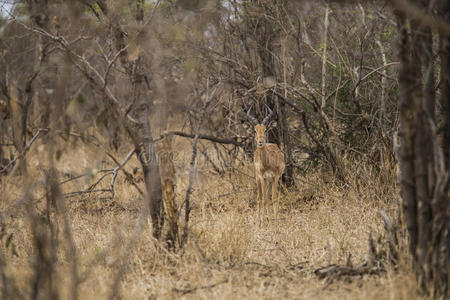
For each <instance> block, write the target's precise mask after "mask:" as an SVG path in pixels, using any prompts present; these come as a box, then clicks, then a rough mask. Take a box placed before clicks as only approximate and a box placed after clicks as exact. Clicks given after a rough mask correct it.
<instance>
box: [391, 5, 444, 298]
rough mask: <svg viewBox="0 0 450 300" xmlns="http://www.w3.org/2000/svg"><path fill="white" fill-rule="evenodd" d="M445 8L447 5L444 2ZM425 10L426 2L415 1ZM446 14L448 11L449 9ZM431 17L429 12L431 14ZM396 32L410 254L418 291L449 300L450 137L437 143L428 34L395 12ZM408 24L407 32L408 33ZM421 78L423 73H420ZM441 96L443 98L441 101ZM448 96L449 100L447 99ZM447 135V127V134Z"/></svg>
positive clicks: (403, 188)
mask: <svg viewBox="0 0 450 300" xmlns="http://www.w3.org/2000/svg"><path fill="white" fill-rule="evenodd" d="M444 2H445V1H444ZM416 5H418V6H422V8H423V9H427V8H428V7H427V5H428V4H427V1H416ZM447 9H448V7H447ZM430 11H431V10H430ZM396 16H397V20H398V22H397V24H398V32H399V45H398V47H399V60H400V69H399V110H400V129H399V137H400V146H399V168H400V172H399V174H398V176H399V185H400V193H401V197H402V200H403V211H404V216H405V222H406V226H407V229H408V233H409V249H410V252H411V256H412V260H413V265H414V267H415V271H416V275H417V279H418V281H419V285H420V287H421V288H422V289H423V290H424V291H425V292H426V293H427V294H429V295H432V296H433V297H436V298H439V297H442V298H447V297H448V286H449V269H450V259H449V255H450V254H449V250H450V245H449V244H450V237H449V228H448V227H449V218H450V212H449V209H450V205H449V202H450V199H449V192H450V180H449V177H450V175H449V173H450V170H449V165H448V160H447V158H446V157H445V155H448V154H445V152H446V151H448V141H447V142H446V141H445V138H446V136H447V135H448V133H446V132H444V133H443V138H442V140H443V142H442V143H440V142H439V131H438V130H437V129H438V127H437V122H436V119H437V118H436V112H435V107H436V104H435V101H436V94H435V92H434V85H435V84H434V81H435V80H434V76H435V73H434V72H435V68H434V61H433V53H432V49H433V38H432V32H431V28H427V27H425V26H424V25H423V24H420V23H419V22H416V21H414V20H409V19H408V16H407V15H404V14H403V13H401V12H399V11H396ZM408 23H409V24H410V28H411V30H410V32H408V29H407V28H408ZM442 38H443V37H442V36H441V40H440V45H441V46H440V49H441V53H440V55H441V63H442V64H443V65H442V69H441V80H443V79H444V82H443V84H442V83H441V84H442V86H441V98H440V101H441V105H442V107H443V111H442V114H443V117H444V118H443V119H444V124H443V127H444V128H445V127H446V126H448V119H449V118H448V116H447V117H446V114H448V111H447V108H446V105H448V102H449V97H448V90H447V88H448V85H446V84H447V83H448V81H447V83H446V82H445V80H446V79H448V71H447V72H444V74H445V75H443V74H442V70H448V69H446V68H448V59H449V54H448V52H446V51H442V47H443V45H445V44H446V39H447V37H444V38H443V39H442ZM422 72H423V73H422ZM442 94H444V96H442ZM446 94H447V96H445V95H446ZM446 129H447V131H448V127H447V128H446Z"/></svg>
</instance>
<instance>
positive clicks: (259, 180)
mask: <svg viewBox="0 0 450 300" xmlns="http://www.w3.org/2000/svg"><path fill="white" fill-rule="evenodd" d="M250 109H251V108H250ZM250 109H249V111H248V112H247V116H248V117H249V119H250V120H251V121H252V122H253V123H258V122H257V120H256V119H255V118H253V117H252V116H250ZM268 109H269V111H270V114H269V116H267V117H266V118H264V120H263V122H262V123H260V124H256V125H255V142H256V149H255V152H254V157H253V158H254V164H255V176H256V189H257V202H258V217H259V221H260V223H261V222H262V221H263V218H264V217H266V216H267V214H268V209H269V202H272V205H273V212H274V217H275V218H276V217H277V215H278V207H279V197H278V196H277V189H278V182H279V181H280V178H281V175H283V172H284V168H285V163H284V154H283V152H281V150H280V148H278V146H277V145H276V144H269V143H267V142H266V124H267V122H268V121H269V119H270V118H271V117H272V115H273V112H272V110H270V108H269V107H268ZM270 200H271V201H270Z"/></svg>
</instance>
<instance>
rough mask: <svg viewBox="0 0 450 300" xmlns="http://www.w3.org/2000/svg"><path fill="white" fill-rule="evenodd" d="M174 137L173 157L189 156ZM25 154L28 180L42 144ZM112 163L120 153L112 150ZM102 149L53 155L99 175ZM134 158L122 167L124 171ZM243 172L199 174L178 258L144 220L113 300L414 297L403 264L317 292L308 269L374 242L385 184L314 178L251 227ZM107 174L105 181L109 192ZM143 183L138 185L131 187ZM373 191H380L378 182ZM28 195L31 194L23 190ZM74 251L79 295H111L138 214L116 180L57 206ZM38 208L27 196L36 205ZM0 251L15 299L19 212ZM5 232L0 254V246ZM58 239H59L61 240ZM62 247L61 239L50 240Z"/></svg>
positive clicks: (20, 273) (66, 168)
mask: <svg viewBox="0 0 450 300" xmlns="http://www.w3.org/2000/svg"><path fill="white" fill-rule="evenodd" d="M188 145H189V144H188V143H186V142H184V141H181V140H176V143H175V147H174V148H175V149H188V148H187V147H188ZM33 147H34V148H33V149H32V151H31V152H30V154H29V157H28V159H29V162H30V163H29V165H30V168H29V169H30V174H31V176H32V178H33V179H34V180H35V181H37V180H39V178H40V177H41V176H42V174H41V171H40V169H42V168H43V167H44V166H45V160H43V159H42V155H41V154H40V153H41V152H45V149H43V147H44V146H43V145H41V146H39V145H36V146H33ZM189 155H190V153H189V151H185V152H183V153H182V154H181V155H180V154H179V155H178V156H177V157H178V158H179V160H177V161H176V165H177V176H178V179H177V181H178V182H177V190H178V191H177V192H178V201H179V202H181V199H183V196H184V192H185V187H186V185H187V179H186V178H187V174H186V171H185V170H186V168H185V167H186V163H185V162H187V161H188V159H185V158H188V157H189ZM117 156H118V157H120V158H122V157H124V156H125V151H123V153H120V154H117ZM104 159H105V157H104V155H103V154H102V153H101V151H98V150H96V149H93V148H90V147H88V146H82V145H78V146H73V148H67V149H65V150H64V155H63V156H62V158H61V159H60V160H59V163H58V169H59V170H60V171H61V172H66V173H69V172H70V173H74V174H80V173H84V172H86V171H87V170H92V169H95V168H105V167H107V166H106V165H105V163H104V162H103V163H102V161H103V160H104ZM134 166H137V163H136V161H131V162H130V163H129V164H128V165H127V166H126V169H127V170H129V171H130V172H131V170H132V169H133V167H134ZM252 173H253V172H252V169H251V166H250V165H249V166H240V167H238V169H236V170H234V171H232V170H230V171H229V173H228V174H226V175H225V176H218V175H214V174H213V173H211V172H210V171H209V170H207V169H205V168H203V169H202V172H199V174H198V176H197V182H196V189H195V191H194V194H193V197H192V199H193V211H192V219H191V220H192V221H191V235H190V238H189V243H188V244H187V245H186V248H185V249H184V251H178V252H176V253H169V252H167V251H165V250H164V249H161V248H160V247H158V246H157V243H156V242H155V241H154V240H153V238H152V234H151V225H150V222H147V226H146V228H145V230H144V232H143V233H142V234H141V236H140V238H139V240H138V241H137V244H136V247H135V248H134V250H133V252H132V253H131V254H130V255H128V256H127V257H126V259H127V261H126V263H127V269H126V273H125V274H124V277H123V280H122V283H121V286H120V294H121V295H122V298H123V299H153V298H158V299H160V298H161V299H173V298H186V299H197V298H203V299H235V298H249V299H260V298H267V299H279V298H295V299H324V298H327V299H414V298H418V297H419V296H418V294H417V289H416V285H415V281H414V278H413V275H412V272H411V271H410V269H409V267H408V266H407V264H405V263H403V264H402V265H401V266H400V268H399V270H398V271H393V270H388V272H387V273H386V274H383V275H381V276H364V277H363V278H355V279H354V280H353V282H351V283H349V282H336V283H333V284H331V285H330V286H327V285H326V284H325V283H324V282H323V281H319V280H318V279H317V277H316V276H315V275H314V269H316V268H318V267H320V266H324V265H327V264H329V263H342V264H344V263H345V261H346V259H347V257H348V255H349V253H351V254H352V260H353V262H355V263H358V262H360V261H362V260H363V259H364V257H365V255H366V253H367V252H368V245H367V238H368V234H369V232H372V233H373V234H374V236H375V237H377V236H378V235H381V234H383V227H382V224H381V219H380V216H379V211H380V209H386V210H391V211H392V210H393V209H395V200H394V199H395V192H394V188H393V186H394V182H392V180H386V178H393V177H392V176H391V175H386V178H384V183H382V181H381V180H378V179H377V178H372V176H371V175H370V171H369V170H365V174H367V178H363V179H360V180H359V183H358V188H357V189H356V188H347V189H344V188H339V187H336V186H335V185H333V184H332V183H324V180H323V179H324V175H323V174H322V175H321V174H308V176H307V177H299V178H298V180H297V186H296V187H295V188H292V189H290V190H288V191H284V193H283V194H282V196H281V197H282V198H281V213H280V218H279V220H272V221H271V222H270V224H266V225H263V226H259V225H258V221H257V214H256V206H255V194H254V191H253V188H254V182H253V179H252V177H251V176H252ZM109 178H110V177H108V179H107V180H106V182H105V183H104V185H105V186H107V185H108V184H109ZM87 181H89V182H91V183H92V182H93V181H94V179H93V178H90V179H89V178H88V180H86V179H81V180H78V181H73V182H70V183H67V184H65V185H63V189H64V191H65V192H68V191H73V190H81V189H83V188H85V187H86V185H87V184H88V182H87ZM24 185H25V181H24V180H23V179H22V178H20V177H17V176H16V177H12V178H11V177H9V178H3V179H2V181H1V189H2V195H3V196H2V201H1V203H0V210H1V211H2V212H4V211H6V210H7V209H8V208H9V207H10V206H11V205H12V204H13V203H15V201H16V199H17V198H18V197H20V195H21V194H22V193H23V192H24ZM141 185H142V183H141ZM382 185H387V187H386V186H382ZM354 186H356V185H354ZM34 194H35V199H39V196H40V195H42V189H39V188H37V189H36V190H35V191H34ZM67 201H68V203H69V205H68V206H69V210H70V211H69V215H70V218H71V225H72V228H73V233H74V239H75V243H76V247H77V251H78V256H79V257H78V259H79V272H80V274H81V279H82V283H81V285H80V298H81V299H104V298H107V297H108V295H109V292H110V288H111V284H112V281H113V278H114V276H115V274H116V273H117V270H118V266H119V265H120V264H121V262H123V259H124V257H123V256H122V254H123V250H124V246H125V245H127V244H128V243H129V242H130V237H131V235H132V232H133V230H134V227H135V223H136V219H137V218H138V215H139V209H140V197H139V194H138V193H137V192H136V191H135V189H134V188H133V187H132V186H131V185H130V184H129V183H127V182H126V181H125V180H124V176H120V177H119V179H118V181H117V186H116V198H115V201H114V202H111V201H106V200H102V199H101V197H99V196H76V197H72V198H68V199H67ZM42 202H43V200H40V201H39V200H35V203H36V205H37V207H38V208H39V209H43V203H42ZM3 222H4V231H5V232H6V234H5V235H3V236H4V237H3V239H2V240H1V244H0V245H1V251H3V254H4V255H5V257H6V261H7V267H6V268H7V269H6V274H7V275H8V277H9V279H10V280H13V281H15V283H16V284H17V286H18V289H19V290H20V291H22V293H23V294H25V295H27V294H29V293H30V289H31V287H30V282H31V280H32V276H33V269H32V267H33V264H32V263H33V257H34V255H35V253H34V252H35V250H34V247H33V244H32V241H31V231H30V228H29V222H28V220H27V218H26V213H25V212H24V210H23V209H22V210H19V211H16V212H14V213H13V214H11V215H10V216H8V217H7V219H5V220H4V221H3ZM11 234H12V237H11V238H10V239H11V240H10V242H9V243H8V247H6V239H7V237H8V236H10V235H11ZM60 235H62V232H61V233H60ZM61 240H63V238H62V237H61ZM66 250H67V249H65V247H64V245H63V246H62V247H61V249H60V251H59V253H58V269H57V271H58V272H59V275H60V276H58V278H59V281H60V282H59V286H60V290H61V292H62V295H63V298H65V297H66V296H67V293H68V290H69V285H70V284H71V283H70V280H69V279H68V278H69V277H70V276H68V274H69V267H70V262H71V257H69V256H68V255H67V253H68V252H67V251H66Z"/></svg>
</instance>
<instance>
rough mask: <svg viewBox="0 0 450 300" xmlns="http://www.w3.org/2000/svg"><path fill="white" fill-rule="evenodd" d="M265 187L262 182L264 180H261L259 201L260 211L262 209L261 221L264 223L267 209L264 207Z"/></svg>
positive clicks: (265, 199)
mask: <svg viewBox="0 0 450 300" xmlns="http://www.w3.org/2000/svg"><path fill="white" fill-rule="evenodd" d="M266 189H267V186H266V181H265V180H264V178H262V179H261V193H262V199H261V206H262V207H261V209H262V218H261V219H262V221H263V222H264V221H265V218H266V209H267V205H266V201H267V191H266Z"/></svg>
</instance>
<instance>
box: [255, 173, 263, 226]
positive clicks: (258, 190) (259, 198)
mask: <svg viewBox="0 0 450 300" xmlns="http://www.w3.org/2000/svg"><path fill="white" fill-rule="evenodd" d="M261 188H262V186H261V179H260V178H258V177H257V178H256V193H257V198H256V205H257V206H258V219H259V224H261V204H262V203H261V202H262V201H263V200H262V193H263V191H262V190H261Z"/></svg>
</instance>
